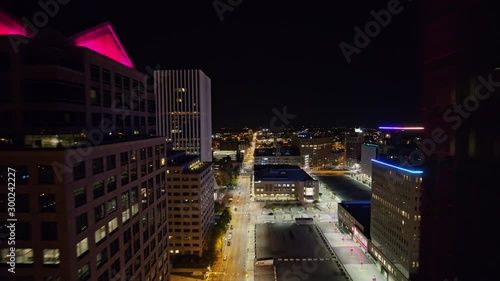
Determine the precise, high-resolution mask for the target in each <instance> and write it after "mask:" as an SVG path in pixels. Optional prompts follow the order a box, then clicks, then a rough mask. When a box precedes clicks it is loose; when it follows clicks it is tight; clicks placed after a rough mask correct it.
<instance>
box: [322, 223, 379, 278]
mask: <svg viewBox="0 0 500 281" xmlns="http://www.w3.org/2000/svg"><path fill="white" fill-rule="evenodd" d="M330 220H331V221H332V222H331V223H330ZM316 225H317V226H318V228H319V229H320V231H321V232H322V233H323V235H324V236H325V238H326V240H327V241H328V242H329V244H330V246H331V247H332V248H333V251H334V253H335V254H336V255H337V257H338V259H339V260H340V262H341V263H342V265H343V266H344V268H345V269H346V271H347V273H348V274H349V275H350V276H351V278H352V280H353V281H370V280H372V278H373V277H376V278H377V280H379V281H381V280H384V279H383V278H384V277H383V276H382V274H381V273H380V271H379V270H378V269H377V266H376V264H375V263H374V262H375V261H374V259H373V258H372V257H371V256H370V254H368V252H365V250H364V249H363V248H361V247H360V246H359V245H358V244H356V242H354V241H353V240H352V239H351V238H350V236H349V235H348V234H344V233H342V232H341V231H339V230H338V228H337V226H336V221H333V219H332V218H331V217H329V216H328V215H322V216H321V218H320V221H319V222H316ZM351 249H352V250H351Z"/></svg>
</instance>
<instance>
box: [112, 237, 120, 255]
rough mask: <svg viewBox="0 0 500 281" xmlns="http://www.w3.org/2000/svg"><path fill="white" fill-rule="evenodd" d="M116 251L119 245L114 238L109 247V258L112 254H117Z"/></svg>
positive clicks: (117, 240)
mask: <svg viewBox="0 0 500 281" xmlns="http://www.w3.org/2000/svg"><path fill="white" fill-rule="evenodd" d="M118 250H120V244H119V239H118V238H116V239H115V240H113V242H111V244H110V245H109V251H110V256H111V257H112V256H113V255H114V254H116V253H117V252H118Z"/></svg>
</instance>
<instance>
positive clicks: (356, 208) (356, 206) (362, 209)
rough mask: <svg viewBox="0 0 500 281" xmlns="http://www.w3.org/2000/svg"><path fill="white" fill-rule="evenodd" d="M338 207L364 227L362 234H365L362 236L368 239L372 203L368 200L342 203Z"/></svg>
mask: <svg viewBox="0 0 500 281" xmlns="http://www.w3.org/2000/svg"><path fill="white" fill-rule="evenodd" d="M339 205H341V206H342V207H343V208H344V209H345V210H346V211H347V212H348V213H349V214H350V215H351V216H352V217H353V218H355V219H356V220H357V221H358V222H359V223H360V224H361V225H362V226H363V227H364V229H365V231H364V232H366V233H364V234H365V236H367V237H368V238H369V235H370V231H369V230H370V211H371V206H372V202H371V201H370V200H356V201H342V202H340V203H339Z"/></svg>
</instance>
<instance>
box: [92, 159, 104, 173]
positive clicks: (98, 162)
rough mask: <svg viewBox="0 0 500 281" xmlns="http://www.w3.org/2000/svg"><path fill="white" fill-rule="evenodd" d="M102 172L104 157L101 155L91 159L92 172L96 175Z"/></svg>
mask: <svg viewBox="0 0 500 281" xmlns="http://www.w3.org/2000/svg"><path fill="white" fill-rule="evenodd" d="M102 172H104V159H103V158H102V157H100V158H96V159H92V174H93V175H97V174H100V173H102Z"/></svg>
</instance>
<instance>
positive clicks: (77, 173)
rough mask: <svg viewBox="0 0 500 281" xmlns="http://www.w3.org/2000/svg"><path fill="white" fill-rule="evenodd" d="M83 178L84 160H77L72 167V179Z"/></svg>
mask: <svg viewBox="0 0 500 281" xmlns="http://www.w3.org/2000/svg"><path fill="white" fill-rule="evenodd" d="M83 178H85V162H83V161H82V162H78V163H76V164H75V166H74V167H73V180H79V179H83Z"/></svg>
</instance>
